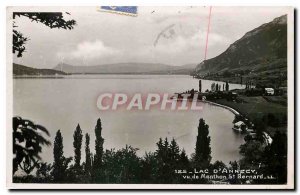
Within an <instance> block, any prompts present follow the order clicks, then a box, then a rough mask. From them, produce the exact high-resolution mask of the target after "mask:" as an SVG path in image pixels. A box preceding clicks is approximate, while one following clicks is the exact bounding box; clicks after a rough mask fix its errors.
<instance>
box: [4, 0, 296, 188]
mask: <svg viewBox="0 0 300 195" xmlns="http://www.w3.org/2000/svg"><path fill="white" fill-rule="evenodd" d="M294 11H295V10H294V8H293V7H288V6H276V7H271V6H226V7H225V6H100V5H99V6H78V7H71V6H69V7H67V6H55V7H52V6H43V7H39V6H32V7H30V6H11V7H7V8H6V16H7V18H6V22H7V23H6V25H7V26H6V34H7V42H6V48H7V53H8V54H7V64H6V75H7V93H8V96H7V97H8V98H7V101H8V104H7V107H8V108H7V129H6V146H7V148H6V152H7V159H6V162H7V165H6V166H7V173H6V179H7V181H6V182H7V186H8V187H9V188H11V189H24V188H27V189H28V188H29V189H35V188H38V189H44V188H45V189H49V188H53V189H61V188H71V189H120V188H123V189H149V188H152V189H245V188H249V189H294V188H295V186H294V182H295V178H294V175H295V173H294V171H295V168H294V159H295V157H294V154H295V146H294V132H295V130H294V128H295V127H294V104H295V103H294V90H295V89H294V81H295V80H294V70H295V67H294V66H295V65H294ZM178 184H179V185H178Z"/></svg>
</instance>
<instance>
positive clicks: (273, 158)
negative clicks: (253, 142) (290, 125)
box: [263, 131, 287, 184]
mask: <svg viewBox="0 0 300 195" xmlns="http://www.w3.org/2000/svg"><path fill="white" fill-rule="evenodd" d="M263 157H264V164H265V167H264V173H266V174H268V175H272V176H273V177H275V178H276V179H275V180H270V181H269V182H270V183H276V184H285V183H286V182H287V136H286V134H285V133H280V132H279V131H276V133H275V135H274V137H273V142H272V144H271V145H268V146H267V147H266V150H265V154H264V155H263Z"/></svg>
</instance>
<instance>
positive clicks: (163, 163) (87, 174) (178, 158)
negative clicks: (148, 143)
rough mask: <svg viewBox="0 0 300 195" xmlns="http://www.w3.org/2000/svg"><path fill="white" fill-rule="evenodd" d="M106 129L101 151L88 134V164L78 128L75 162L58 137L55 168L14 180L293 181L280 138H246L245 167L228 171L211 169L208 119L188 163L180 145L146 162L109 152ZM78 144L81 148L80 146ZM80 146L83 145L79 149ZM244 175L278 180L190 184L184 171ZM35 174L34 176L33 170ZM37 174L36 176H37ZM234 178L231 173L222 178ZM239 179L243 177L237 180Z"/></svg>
mask: <svg viewBox="0 0 300 195" xmlns="http://www.w3.org/2000/svg"><path fill="white" fill-rule="evenodd" d="M101 132H102V125H101V120H100V119H98V121H97V124H96V127H95V134H96V140H95V151H96V154H92V153H91V151H90V148H89V144H90V136H89V134H85V152H86V155H85V161H84V162H81V155H79V154H81V145H82V144H81V143H82V138H83V136H82V130H81V128H80V126H79V125H78V126H77V128H76V130H75V132H74V136H73V137H74V142H73V146H74V156H75V159H74V161H73V158H72V157H65V156H64V152H63V148H64V145H63V137H62V134H61V132H60V130H58V131H57V133H56V136H55V140H54V148H53V155H54V162H53V163H52V164H49V163H39V164H38V166H35V169H36V171H35V175H34V173H33V174H30V172H27V175H26V176H17V175H15V176H14V177H13V181H14V182H16V183H17V182H20V183H110V184H113V183H123V184H129V183H132V184H143V183H144V184H155V183H157V184H176V183H177V184H184V183H189V184H191V183H201V184H208V183H216V182H220V183H230V184H242V183H249V182H250V183H257V184H261V183H264V184H267V183H270V184H284V183H286V178H287V138H286V135H285V134H281V133H279V132H277V133H276V135H275V136H274V138H273V142H272V144H270V145H264V143H263V141H262V140H261V139H253V138H250V137H249V136H246V137H245V141H246V142H245V144H243V145H241V147H240V153H241V155H242V156H243V157H242V159H241V160H240V161H239V162H236V161H234V162H230V163H229V165H225V164H224V163H223V162H221V161H216V162H214V163H211V148H210V136H209V127H208V125H206V124H205V121H204V120H203V119H200V120H199V126H198V136H197V142H196V144H195V146H196V147H195V153H194V154H192V157H191V158H188V156H187V154H186V153H185V150H184V149H181V148H180V147H179V146H178V144H177V142H176V140H175V139H171V140H168V139H167V138H165V139H162V138H160V139H159V141H158V142H157V143H156V146H157V149H156V150H155V151H154V152H146V153H145V154H144V155H143V156H142V157H139V156H138V155H137V151H138V148H133V147H132V146H127V145H126V147H125V148H121V149H118V150H116V149H110V150H105V151H104V149H103V143H104V139H103V138H102V135H101ZM76 142H78V143H76ZM79 142H80V143H79ZM194 169H197V170H209V171H212V170H215V169H217V170H223V169H225V170H242V169H255V170H257V172H258V173H264V174H267V175H272V176H273V177H274V178H275V179H272V180H256V179H252V180H249V179H237V178H235V179H229V178H227V179H220V178H219V179H207V178H201V179H197V180H189V179H186V178H184V177H183V176H184V175H185V174H178V172H177V171H178V170H186V171H187V172H189V171H194ZM31 171H32V170H31ZM32 172H33V171H32ZM221 175H224V176H228V175H227V174H226V173H224V174H221ZM236 175H237V174H236Z"/></svg>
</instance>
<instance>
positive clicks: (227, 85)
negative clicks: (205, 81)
mask: <svg viewBox="0 0 300 195" xmlns="http://www.w3.org/2000/svg"><path fill="white" fill-rule="evenodd" d="M225 88H226V91H229V83H228V81H226V84H225Z"/></svg>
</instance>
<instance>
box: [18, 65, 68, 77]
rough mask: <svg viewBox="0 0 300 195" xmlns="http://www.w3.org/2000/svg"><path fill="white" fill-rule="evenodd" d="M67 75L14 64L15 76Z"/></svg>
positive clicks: (51, 70)
mask: <svg viewBox="0 0 300 195" xmlns="http://www.w3.org/2000/svg"><path fill="white" fill-rule="evenodd" d="M66 74H67V73H65V72H62V71H57V70H53V69H37V68H31V67H28V66H24V65H20V64H15V63H13V75H15V76H22V75H31V76H33V75H34V76H35V75H66Z"/></svg>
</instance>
